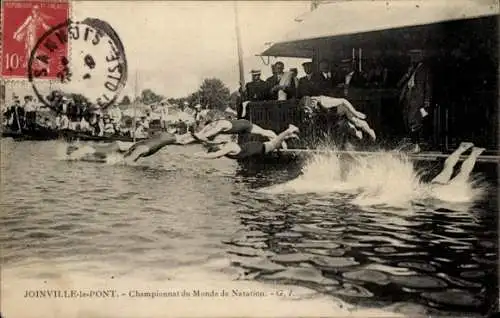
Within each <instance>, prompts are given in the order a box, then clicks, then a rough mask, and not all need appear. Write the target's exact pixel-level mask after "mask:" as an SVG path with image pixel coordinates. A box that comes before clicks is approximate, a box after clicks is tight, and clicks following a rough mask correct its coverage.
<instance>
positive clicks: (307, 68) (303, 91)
mask: <svg viewBox="0 0 500 318" xmlns="http://www.w3.org/2000/svg"><path fill="white" fill-rule="evenodd" d="M302 67H303V68H304V73H306V75H305V76H304V77H301V78H300V79H299V87H298V96H297V97H298V98H299V99H300V98H302V97H304V96H316V95H319V94H318V89H317V87H316V85H315V83H314V79H313V67H312V62H305V63H302Z"/></svg>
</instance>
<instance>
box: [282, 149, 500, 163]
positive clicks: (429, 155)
mask: <svg viewBox="0 0 500 318" xmlns="http://www.w3.org/2000/svg"><path fill="white" fill-rule="evenodd" d="M279 152H283V153H290V154H297V155H300V154H304V155H312V154H318V153H319V154H321V153H324V154H327V153H336V154H341V155H349V156H380V155H384V154H387V153H391V154H394V155H400V156H406V157H408V158H409V159H411V160H416V161H441V160H445V159H446V158H448V156H449V155H450V154H445V153H440V152H419V153H405V152H398V151H393V152H372V151H335V152H332V151H331V150H321V149H281V150H279ZM467 157H468V155H462V156H460V161H463V160H465V159H467ZM476 162H481V163H496V164H498V163H500V156H495V155H482V156H479V158H478V159H477V161H476Z"/></svg>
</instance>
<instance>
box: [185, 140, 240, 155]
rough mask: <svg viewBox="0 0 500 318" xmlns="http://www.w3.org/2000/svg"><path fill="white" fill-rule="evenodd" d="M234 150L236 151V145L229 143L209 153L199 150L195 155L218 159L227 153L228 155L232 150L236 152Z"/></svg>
mask: <svg viewBox="0 0 500 318" xmlns="http://www.w3.org/2000/svg"><path fill="white" fill-rule="evenodd" d="M238 147H239V146H238ZM234 151H235V145H234V144H232V143H229V144H226V145H224V146H222V148H221V149H220V150H218V151H215V152H209V153H205V152H198V153H195V154H194V156H195V157H196V158H203V159H217V158H221V157H224V156H225V155H227V154H229V153H231V152H234Z"/></svg>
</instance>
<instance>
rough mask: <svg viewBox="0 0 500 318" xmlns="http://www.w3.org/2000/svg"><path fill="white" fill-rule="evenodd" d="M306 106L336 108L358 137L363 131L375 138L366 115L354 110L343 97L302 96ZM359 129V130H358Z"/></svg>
mask: <svg viewBox="0 0 500 318" xmlns="http://www.w3.org/2000/svg"><path fill="white" fill-rule="evenodd" d="M304 99H305V100H304V103H305V105H306V106H313V107H317V106H318V105H319V106H321V107H323V108H326V109H331V108H336V109H337V114H338V115H339V116H342V115H344V116H346V117H347V120H348V122H349V126H350V127H351V128H352V129H354V130H355V134H356V136H357V137H358V138H359V139H362V138H363V133H362V132H363V131H364V132H365V133H367V134H368V135H369V136H370V137H371V138H372V140H376V139H377V136H376V134H375V131H374V130H373V129H372V128H371V127H370V125H368V123H367V122H366V115H365V114H363V113H362V112H360V111H358V110H356V108H354V106H353V105H352V104H351V103H350V102H349V101H348V100H347V99H345V98H335V97H330V96H312V97H304ZM358 128H359V129H361V130H358Z"/></svg>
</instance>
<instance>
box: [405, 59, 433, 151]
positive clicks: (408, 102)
mask: <svg viewBox="0 0 500 318" xmlns="http://www.w3.org/2000/svg"><path fill="white" fill-rule="evenodd" d="M409 54H410V60H411V65H410V68H409V70H408V72H407V73H406V74H405V76H403V78H402V79H401V80H400V81H399V86H400V87H401V95H400V98H399V100H400V102H401V106H402V109H403V118H404V121H405V126H406V128H407V130H408V133H409V134H410V137H411V140H412V143H413V145H414V149H413V151H415V152H418V151H420V146H419V143H420V138H421V131H422V126H423V124H424V118H426V117H427V115H428V111H429V108H430V106H431V98H432V75H431V72H430V69H429V68H428V67H427V65H426V64H425V63H424V52H423V51H422V50H411V51H409Z"/></svg>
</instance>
